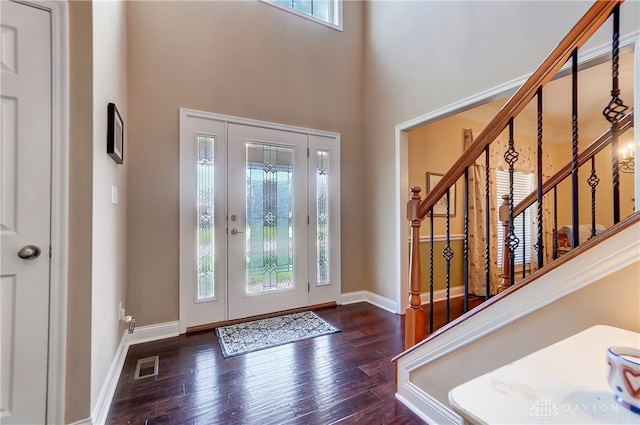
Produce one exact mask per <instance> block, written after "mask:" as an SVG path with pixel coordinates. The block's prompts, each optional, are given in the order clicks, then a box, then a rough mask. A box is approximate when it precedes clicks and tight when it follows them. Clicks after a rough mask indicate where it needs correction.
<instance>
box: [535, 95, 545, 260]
mask: <svg viewBox="0 0 640 425" xmlns="http://www.w3.org/2000/svg"><path fill="white" fill-rule="evenodd" d="M537 170H538V176H537V177H538V187H537V190H536V195H537V197H536V199H537V203H538V217H537V224H538V229H537V230H538V241H537V242H536V244H535V245H534V247H535V249H536V252H537V253H538V269H540V268H542V266H543V261H544V232H543V230H542V175H543V171H542V87H540V88H539V89H538V159H537Z"/></svg>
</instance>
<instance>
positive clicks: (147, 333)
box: [125, 320, 180, 345]
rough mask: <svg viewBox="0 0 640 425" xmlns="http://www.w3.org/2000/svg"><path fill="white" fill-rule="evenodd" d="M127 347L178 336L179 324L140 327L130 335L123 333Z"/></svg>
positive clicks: (167, 323)
mask: <svg viewBox="0 0 640 425" xmlns="http://www.w3.org/2000/svg"><path fill="white" fill-rule="evenodd" d="M125 335H126V337H127V343H128V345H135V344H142V343H143V342H149V341H157V340H159V339H165V338H172V337H174V336H178V335H180V322H178V321H177V320H176V321H175V322H165V323H157V324H155V325H148V326H140V327H139V328H136V330H135V332H134V333H132V334H129V333H125Z"/></svg>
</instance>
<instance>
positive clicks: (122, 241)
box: [91, 0, 129, 411]
mask: <svg viewBox="0 0 640 425" xmlns="http://www.w3.org/2000/svg"><path fill="white" fill-rule="evenodd" d="M126 23H127V19H126V5H125V3H124V2H123V1H120V0H116V1H96V2H93V247H92V253H93V261H92V264H93V273H92V279H91V282H92V306H91V337H92V340H91V409H92V411H93V410H94V408H95V406H96V403H97V401H98V397H99V395H100V391H101V389H102V386H103V383H104V381H105V378H106V376H107V372H108V371H109V367H110V366H111V362H112V361H113V358H114V356H115V353H116V350H117V348H118V345H119V343H120V339H121V337H122V331H123V326H122V325H121V323H120V320H119V317H118V306H119V303H120V302H123V306H126V303H125V301H126V300H125V298H124V294H125V282H126V280H125V279H126V267H127V246H126V241H127V239H126V228H127V216H126V212H127V173H126V171H127V168H128V166H129V161H128V158H127V128H128V123H129V120H128V119H127V74H126V71H127V61H126V59H127V28H126ZM110 102H113V103H115V104H116V105H117V107H118V111H119V112H120V115H121V116H122V119H123V121H124V125H125V127H124V129H125V146H124V152H125V153H124V164H122V165H118V164H116V163H115V162H114V161H113V160H112V159H111V157H110V156H108V155H107V153H106V135H107V104H108V103H110ZM112 186H115V187H116V188H117V189H118V192H119V195H118V204H116V205H114V204H112V201H111V188H112Z"/></svg>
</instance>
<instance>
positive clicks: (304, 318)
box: [216, 311, 340, 358]
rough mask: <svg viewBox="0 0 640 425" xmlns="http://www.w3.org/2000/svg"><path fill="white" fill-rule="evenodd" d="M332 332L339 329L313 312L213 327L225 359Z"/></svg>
mask: <svg viewBox="0 0 640 425" xmlns="http://www.w3.org/2000/svg"><path fill="white" fill-rule="evenodd" d="M335 332H340V329H338V328H336V327H335V326H333V325H332V324H330V323H329V322H327V321H326V320H324V319H322V318H321V317H320V316H318V315H317V314H315V313H314V312H313V311H304V312H302V313H293V314H287V315H285V316H278V317H272V318H270V319H261V320H254V321H252V322H245V323H238V324H236V325H229V326H222V327H219V328H216V336H217V337H218V342H219V343H220V348H222V355H223V356H224V357H225V358H227V357H232V356H237V355H240V354H246V353H250V352H252V351H258V350H264V349H265V348H271V347H275V346H278V345H283V344H288V343H290V342H295V341H302V340H304V339H310V338H315V337H317V336H322V335H328V334H332V333H335Z"/></svg>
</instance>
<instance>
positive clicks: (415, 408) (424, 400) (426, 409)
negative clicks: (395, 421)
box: [396, 381, 462, 425]
mask: <svg viewBox="0 0 640 425" xmlns="http://www.w3.org/2000/svg"><path fill="white" fill-rule="evenodd" d="M396 398H397V399H398V400H399V401H400V402H401V403H402V404H404V405H405V406H407V407H408V408H409V409H411V411H412V412H413V413H415V414H416V415H418V417H419V418H420V419H422V420H423V421H425V422H426V423H428V424H439V425H444V424H452V425H453V424H460V423H462V418H461V417H460V416H458V415H457V414H456V413H454V412H453V411H452V410H450V409H449V408H448V407H447V406H445V405H443V404H442V403H440V402H439V401H438V400H436V399H435V398H433V397H431V396H430V395H429V394H427V393H425V392H424V391H422V390H421V389H420V388H418V387H416V386H415V385H413V384H412V383H411V382H408V381H407V382H404V383H403V384H402V388H398V392H397V393H396Z"/></svg>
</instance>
